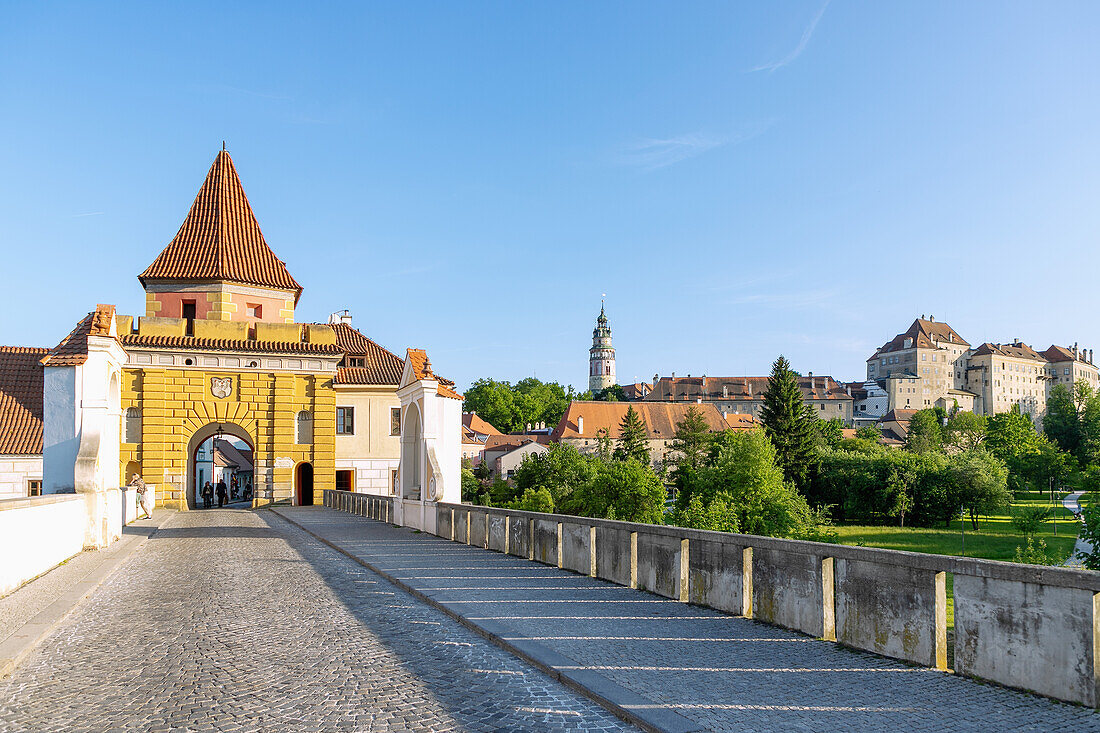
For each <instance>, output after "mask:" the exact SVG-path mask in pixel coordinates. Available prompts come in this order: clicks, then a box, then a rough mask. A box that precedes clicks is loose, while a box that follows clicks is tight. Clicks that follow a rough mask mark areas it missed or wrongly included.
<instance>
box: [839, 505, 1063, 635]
mask: <svg viewBox="0 0 1100 733" xmlns="http://www.w3.org/2000/svg"><path fill="white" fill-rule="evenodd" d="M1015 504H1017V505H1022V504H1028V505H1033V504H1043V505H1045V506H1050V505H1051V504H1050V501H1049V499H1044V498H1039V495H1038V494H1032V495H1030V496H1028V497H1027V498H1018V499H1016V501H1015ZM1057 509H1058V512H1057V514H1056V519H1057V522H1056V523H1055V522H1054V521H1048V522H1046V523H1045V524H1044V525H1043V529H1042V530H1041V531H1040V532H1039V533H1038V534H1036V535H1035V536H1036V539H1043V540H1045V541H1046V543H1047V554H1050V555H1054V556H1055V557H1058V558H1059V559H1061V560H1066V559H1068V558H1069V556H1070V553H1071V552H1073V545H1074V543H1075V541H1076V539H1077V524H1076V522H1075V521H1074V519H1073V516H1072V515H1071V514H1070V513H1069V512H1068V511H1066V509H1065V507H1063V506H1062V505H1061V502H1060V501H1059V503H1058V504H1057ZM961 525H962V521H960V520H958V519H956V520H954V521H953V522H951V526H950V528H945V527H944V526H943V525H942V524H940V525H938V526H937V527H933V528H927V527H880V526H864V525H843V524H842V525H837V526H836V527H835V528H834V529H836V532H837V535H838V536H839V538H840V543H841V544H842V545H863V546H866V547H883V548H886V549H888V550H908V551H909V552H928V553H933V554H937V555H962V554H963V552H962V548H963V541H964V538H963V533H962V531H961V529H960V527H961ZM1055 525H1057V535H1056V534H1055ZM965 529H966V536H965V542H966V557H978V558H984V559H986V560H1007V561H1009V562H1011V561H1013V560H1015V559H1016V548H1017V547H1018V546H1023V545H1026V544H1027V540H1026V538H1025V537H1024V536H1023V535H1022V534H1020V533H1019V532H1018V531H1016V529H1015V528H1014V527H1013V526H1012V522H1011V521H1010V518H1009V516H1008V515H1002V516H991V517H981V518H979V520H978V530H977V531H975V530H974V529H973V527H972V526H971V524H970V520H966V527H965ZM952 580H953V578H952V577H951V576H950V575H948V576H947V628H949V629H950V628H952V627H953V625H954V623H955V619H954V615H955V614H954V611H955V608H954V598H953V593H952V590H953V583H952Z"/></svg>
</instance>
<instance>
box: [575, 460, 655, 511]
mask: <svg viewBox="0 0 1100 733" xmlns="http://www.w3.org/2000/svg"><path fill="white" fill-rule="evenodd" d="M592 465H593V469H594V470H593V474H592V477H591V478H590V479H589V480H588V481H587V483H585V484H584V485H583V486H581V487H579V488H577V489H575V490H574V491H573V492H572V493H571V494H569V496H567V497H566V499H565V501H564V503H563V504H562V509H563V510H564V511H565V512H567V513H569V514H576V515H579V516H583V517H603V518H605V519H621V520H623V521H627V522H644V523H647V524H660V523H661V516H662V515H663V514H664V507H665V487H664V485H662V484H661V482H660V480H658V478H657V475H656V474H655V473H653V469H651V468H650V467H649V466H648V465H646V464H643V463H640V462H639V461H636V460H633V459H631V460H627V461H612V462H609V463H605V462H603V461H596V462H594V463H593V464H592Z"/></svg>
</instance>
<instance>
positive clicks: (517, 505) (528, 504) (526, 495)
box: [508, 489, 554, 514]
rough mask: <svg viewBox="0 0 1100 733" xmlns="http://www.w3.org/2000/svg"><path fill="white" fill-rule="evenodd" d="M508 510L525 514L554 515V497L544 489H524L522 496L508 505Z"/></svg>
mask: <svg viewBox="0 0 1100 733" xmlns="http://www.w3.org/2000/svg"><path fill="white" fill-rule="evenodd" d="M508 508H509V509H519V510H521V511H525V512H544V513H546V514H553V513H554V497H552V496H551V495H550V492H549V491H548V490H546V489H524V490H523V494H522V495H521V496H520V497H519V498H518V499H516V500H515V501H513V502H512V503H511V504H509V505H508Z"/></svg>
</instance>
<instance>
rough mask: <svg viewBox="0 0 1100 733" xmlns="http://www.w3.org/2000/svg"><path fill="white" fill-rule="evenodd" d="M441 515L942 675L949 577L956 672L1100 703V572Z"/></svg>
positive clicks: (528, 549)
mask: <svg viewBox="0 0 1100 733" xmlns="http://www.w3.org/2000/svg"><path fill="white" fill-rule="evenodd" d="M324 502H325V506H330V507H333V508H336V509H341V510H343V511H350V512H353V513H356V514H362V515H364V516H369V517H371V518H375V519H381V520H383V521H393V519H392V518H393V509H392V506H393V499H392V497H384V496H372V495H369V494H350V493H347V492H338V491H325V498H324ZM428 506H431V503H430V502H428V503H426V505H425V508H427V507H428ZM434 511H435V514H436V521H435V530H434V533H435V534H437V535H439V536H440V537H443V538H444V539H448V540H453V541H455V542H461V543H464V544H469V545H473V546H476V547H483V548H487V549H493V550H496V551H499V552H506V553H508V554H511V555H515V556H517V557H525V558H527V559H530V560H534V561H536V562H541V563H544V564H548V565H555V566H557V567H562V568H566V569H569V570H573V571H575V572H578V573H581V574H584V575H591V576H594V577H598V578H602V579H604V580H608V581H611V582H613V583H617V584H620V585H624V586H628V587H633V588H639V589H644V590H648V591H650V592H653V593H656V594H658V595H662V596H665V597H667V598H672V599H675V600H679V601H681V602H685V603H695V604H698V605H703V606H708V607H711V608H715V609H718V610H722V611H726V612H729V613H735V614H738V615H742V616H745V617H748V618H756V619H758V620H761V621H767V622H769V623H773V624H776V625H780V626H785V627H787V628H791V629H794V630H797V631H801V632H804V633H807V634H811V635H813V636H815V637H819V638H824V639H828V640H834V641H837V642H839V643H842V644H845V645H847V646H851V647H854V648H857V649H863V650H866V651H871V652H875V653H878V654H882V655H884V656H888V657H893V658H896V659H902V660H905V661H908V662H913V663H915V664H920V665H924V666H927V667H932V668H936V669H944V670H946V668H947V664H948V659H947V613H946V611H947V603H946V592H945V585H946V576H947V574H948V573H950V574H952V575H953V576H954V598H955V613H954V629H955V634H956V647H955V657H954V669H955V671H956V672H958V673H960V674H965V675H969V676H973V677H980V678H982V679H986V680H991V681H994V682H998V683H1001V684H1004V685H1008V686H1010V687H1017V688H1021V689H1026V690H1031V691H1034V692H1038V693H1040V694H1043V695H1048V696H1050V697H1055V698H1058V699H1062V700H1067V701H1071V702H1077V703H1082V704H1085V705H1089V706H1092V707H1100V664H1098V658H1100V573H1092V572H1088V571H1083V570H1076V569H1072V568H1060V567H1043V566H1035V565H1019V564H1016V563H1006V562H997V561H992V560H976V559H971V558H959V557H949V556H945V555H930V554H923V553H912V552H900V551H895V550H881V549H875V548H867V547H850V546H844V545H832V544H826V543H819V542H803V541H798V540H783V539H777V538H774V537H757V536H754V535H742V534H727V533H721V532H707V531H703V530H694V529H686V528H683V527H672V526H667V525H649V524H636V523H632V522H618V521H613V520H606V519H591V518H587V517H574V516H567V515H556V514H540V513H536V512H523V511H516V510H510V509H495V508H489V507H481V506H471V505H466V504H435V505H434Z"/></svg>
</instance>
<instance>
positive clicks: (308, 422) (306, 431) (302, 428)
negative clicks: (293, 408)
mask: <svg viewBox="0 0 1100 733" xmlns="http://www.w3.org/2000/svg"><path fill="white" fill-rule="evenodd" d="M294 442H295V443H298V444H299V445H303V444H306V443H312V442H313V414H312V413H310V411H309V410H302V411H301V412H299V413H298V433H297V440H295V441H294Z"/></svg>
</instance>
